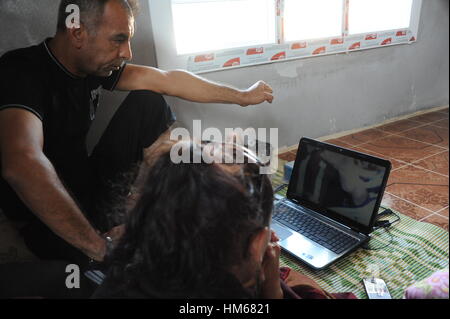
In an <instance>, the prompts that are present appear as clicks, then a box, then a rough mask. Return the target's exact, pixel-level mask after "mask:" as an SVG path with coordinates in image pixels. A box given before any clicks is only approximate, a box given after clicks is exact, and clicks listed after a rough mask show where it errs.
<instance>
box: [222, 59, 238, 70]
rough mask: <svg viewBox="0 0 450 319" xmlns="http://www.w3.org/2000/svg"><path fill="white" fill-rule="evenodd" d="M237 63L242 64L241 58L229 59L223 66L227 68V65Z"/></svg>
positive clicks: (235, 64)
mask: <svg viewBox="0 0 450 319" xmlns="http://www.w3.org/2000/svg"><path fill="white" fill-rule="evenodd" d="M237 65H241V58H234V59H231V60H228V61H227V62H225V64H224V65H223V67H224V68H226V67H230V66H237Z"/></svg>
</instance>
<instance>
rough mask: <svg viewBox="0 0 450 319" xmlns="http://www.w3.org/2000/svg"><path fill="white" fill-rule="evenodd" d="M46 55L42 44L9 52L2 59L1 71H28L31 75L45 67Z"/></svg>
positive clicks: (0, 58) (0, 60)
mask: <svg viewBox="0 0 450 319" xmlns="http://www.w3.org/2000/svg"><path fill="white" fill-rule="evenodd" d="M44 53H45V52H44V48H43V44H42V43H41V44H37V45H32V46H29V47H25V48H19V49H14V50H11V51H8V52H6V53H5V54H3V55H2V56H1V57H0V70H2V71H7V70H8V69H9V70H12V71H15V72H20V71H21V70H26V71H28V72H30V73H31V72H33V71H39V70H41V69H42V68H43V67H44V65H45V55H44Z"/></svg>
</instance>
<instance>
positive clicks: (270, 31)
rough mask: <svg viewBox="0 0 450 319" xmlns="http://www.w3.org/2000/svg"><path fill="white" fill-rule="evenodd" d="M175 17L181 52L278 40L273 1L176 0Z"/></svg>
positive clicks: (218, 48)
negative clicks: (231, 20)
mask: <svg viewBox="0 0 450 319" xmlns="http://www.w3.org/2000/svg"><path fill="white" fill-rule="evenodd" d="M172 17H173V25H174V33H175V41H176V47H177V53H178V54H189V53H196V52H202V51H215V50H221V49H228V48H237V47H244V46H253V45H261V44H268V43H275V41H276V38H275V6H274V5H273V0H233V1H229V0H215V1H214V0H212V1H211V0H196V1H186V0H173V1H172ZM230 17H232V18H233V22H232V23H230Z"/></svg>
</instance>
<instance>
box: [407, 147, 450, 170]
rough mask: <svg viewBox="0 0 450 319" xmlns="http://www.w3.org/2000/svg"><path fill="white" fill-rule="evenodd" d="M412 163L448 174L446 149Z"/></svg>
mask: <svg viewBox="0 0 450 319" xmlns="http://www.w3.org/2000/svg"><path fill="white" fill-rule="evenodd" d="M414 165H416V166H420V167H423V168H426V169H429V170H431V171H433V172H437V173H441V174H444V175H447V176H448V151H446V152H444V153H440V154H437V155H433V156H431V157H428V158H427V159H424V160H422V161H420V162H417V163H414Z"/></svg>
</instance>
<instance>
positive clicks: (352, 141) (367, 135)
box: [338, 129, 389, 146]
mask: <svg viewBox="0 0 450 319" xmlns="http://www.w3.org/2000/svg"><path fill="white" fill-rule="evenodd" d="M388 135H389V133H387V132H383V131H379V130H375V129H369V130H365V131H361V132H358V133H354V134H350V135H346V136H342V137H340V138H338V140H339V141H341V142H343V143H346V144H349V145H351V146H358V145H361V144H364V143H367V142H370V141H373V140H376V139H379V138H382V137H386V136H388Z"/></svg>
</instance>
